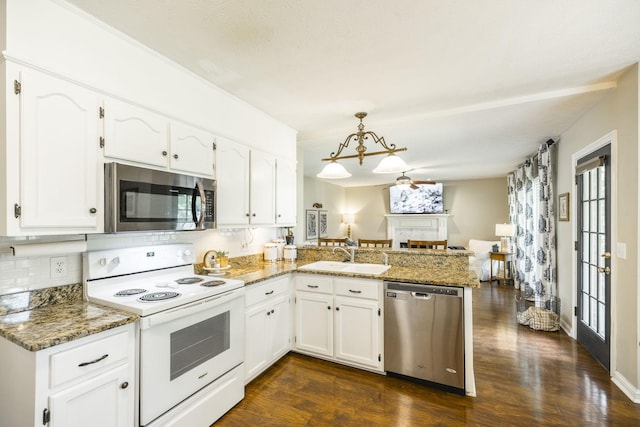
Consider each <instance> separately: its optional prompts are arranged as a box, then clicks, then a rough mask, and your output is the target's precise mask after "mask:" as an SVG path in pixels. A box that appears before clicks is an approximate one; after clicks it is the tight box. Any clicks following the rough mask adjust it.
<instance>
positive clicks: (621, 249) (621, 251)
mask: <svg viewBox="0 0 640 427" xmlns="http://www.w3.org/2000/svg"><path fill="white" fill-rule="evenodd" d="M616 256H617V257H618V258H620V259H627V244H626V243H622V242H618V243H617V244H616Z"/></svg>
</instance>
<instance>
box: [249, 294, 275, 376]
mask: <svg viewBox="0 0 640 427" xmlns="http://www.w3.org/2000/svg"><path fill="white" fill-rule="evenodd" d="M270 311H271V306H270V305H269V304H268V302H264V303H261V304H255V305H254V306H252V307H250V308H248V309H247V311H246V313H245V346H244V352H245V353H244V356H245V357H244V373H245V375H244V378H245V382H249V380H251V379H252V378H253V377H255V376H256V375H258V374H259V373H260V372H262V370H263V369H265V368H266V367H267V364H268V363H269V360H268V359H269V357H270V354H269V353H270V351H271V348H270V347H271V346H270V344H271V343H270V340H269V337H268V334H267V330H268V325H267V323H268V322H267V320H268V316H267V313H269V312H270Z"/></svg>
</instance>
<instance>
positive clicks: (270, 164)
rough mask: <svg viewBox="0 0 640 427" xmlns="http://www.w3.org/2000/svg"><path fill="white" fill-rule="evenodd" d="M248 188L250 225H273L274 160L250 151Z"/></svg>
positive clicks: (274, 204) (258, 152) (274, 209)
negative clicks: (249, 184) (249, 183)
mask: <svg viewBox="0 0 640 427" xmlns="http://www.w3.org/2000/svg"><path fill="white" fill-rule="evenodd" d="M250 182H251V186H250V188H249V195H250V200H251V201H250V203H249V207H250V208H251V218H250V222H251V224H252V225H273V224H274V222H275V212H276V197H275V191H276V158H275V156H273V155H271V154H267V153H263V152H261V151H257V150H251V169H250Z"/></svg>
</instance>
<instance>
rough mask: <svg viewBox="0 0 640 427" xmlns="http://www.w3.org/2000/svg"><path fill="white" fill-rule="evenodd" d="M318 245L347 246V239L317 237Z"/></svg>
mask: <svg viewBox="0 0 640 427" xmlns="http://www.w3.org/2000/svg"><path fill="white" fill-rule="evenodd" d="M320 246H347V240H346V239H344V238H341V239H340V238H338V239H333V238H322V237H321V238H318V247H320Z"/></svg>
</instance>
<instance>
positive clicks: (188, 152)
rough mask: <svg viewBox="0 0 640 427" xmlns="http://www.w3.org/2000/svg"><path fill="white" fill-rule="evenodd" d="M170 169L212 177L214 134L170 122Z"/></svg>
mask: <svg viewBox="0 0 640 427" xmlns="http://www.w3.org/2000/svg"><path fill="white" fill-rule="evenodd" d="M170 133H171V135H170V147H171V158H170V161H169V164H170V167H171V169H173V170H175V171H178V172H187V173H189V174H192V173H193V174H197V175H203V176H207V177H209V178H214V169H213V153H214V151H213V145H214V136H213V135H212V134H210V133H208V132H205V131H202V130H200V129H196V128H194V127H191V126H187V125H185V124H182V123H178V122H171V132H170Z"/></svg>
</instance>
